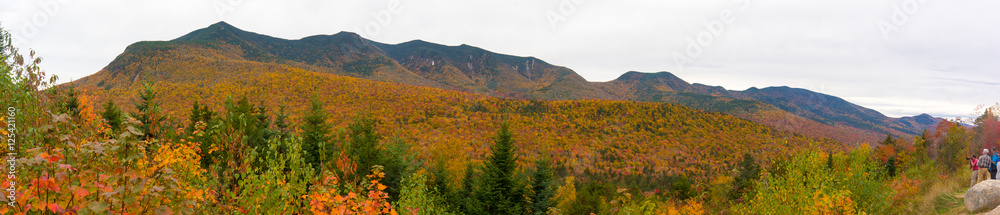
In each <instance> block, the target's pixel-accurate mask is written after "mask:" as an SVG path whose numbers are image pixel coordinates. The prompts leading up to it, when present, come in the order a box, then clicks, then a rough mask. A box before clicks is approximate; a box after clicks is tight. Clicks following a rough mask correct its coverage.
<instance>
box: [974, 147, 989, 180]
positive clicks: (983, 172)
mask: <svg viewBox="0 0 1000 215" xmlns="http://www.w3.org/2000/svg"><path fill="white" fill-rule="evenodd" d="M978 163H979V164H978V165H976V166H979V175H977V176H976V184H979V182H983V181H985V180H989V179H990V165H993V156H990V150H989V149H983V155H980V156H979V161H978Z"/></svg>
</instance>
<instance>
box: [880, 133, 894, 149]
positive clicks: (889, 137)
mask: <svg viewBox="0 0 1000 215" xmlns="http://www.w3.org/2000/svg"><path fill="white" fill-rule="evenodd" d="M878 143H880V144H882V145H886V146H891V145H895V144H896V139H893V138H892V134H887V135H886V136H885V139H884V140H882V141H879V142H878Z"/></svg>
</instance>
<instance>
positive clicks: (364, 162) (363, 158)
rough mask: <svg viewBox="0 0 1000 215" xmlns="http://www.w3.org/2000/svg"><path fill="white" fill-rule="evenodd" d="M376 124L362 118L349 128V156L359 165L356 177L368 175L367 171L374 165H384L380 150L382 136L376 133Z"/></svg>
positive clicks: (365, 117)
mask: <svg viewBox="0 0 1000 215" xmlns="http://www.w3.org/2000/svg"><path fill="white" fill-rule="evenodd" d="M375 126H376V122H375V119H372V118H371V117H367V116H362V117H360V118H358V119H356V120H355V121H354V122H353V123H351V124H350V125H348V126H347V130H348V136H349V137H350V140H349V141H350V142H349V143H348V147H347V154H348V155H350V156H351V160H354V162H355V163H357V164H358V168H357V172H356V173H355V176H364V175H366V173H367V171H365V170H366V169H369V168H371V166H374V165H384V163H382V159H381V155H382V150H381V149H380V148H379V145H378V143H379V141H380V140H381V139H382V136H381V135H379V134H378V133H376V132H375Z"/></svg>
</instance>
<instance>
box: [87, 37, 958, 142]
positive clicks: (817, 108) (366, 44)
mask: <svg viewBox="0 0 1000 215" xmlns="http://www.w3.org/2000/svg"><path fill="white" fill-rule="evenodd" d="M178 50H181V52H183V53H180V54H178V55H177V57H179V58H193V59H192V60H199V61H214V63H212V64H211V65H230V64H231V63H233V62H247V63H252V62H259V63H263V64H262V65H267V66H268V67H275V66H280V65H286V66H289V67H294V68H300V69H304V70H309V71H315V72H321V73H329V74H334V75H342V76H350V77H358V78H365V79H371V80H376V81H383V82H393V83H399V84H408V85H415V86H426V87H434V88H442V89H448V90H457V91H464V92H472V93H476V94H481V95H487V96H496V97H506V98H518V99H543V100H590V99H601V100H630V101H653V102H665V103H673V104H681V105H685V106H690V107H695V108H698V109H703V110H709V111H715V112H724V113H727V114H732V115H736V116H739V117H741V118H744V119H752V120H753V121H755V122H758V123H763V124H769V125H772V126H777V127H781V128H785V129H788V130H792V131H797V132H804V133H809V132H813V133H812V135H816V136H821V137H826V138H834V139H838V140H841V141H844V142H874V140H878V138H882V137H884V135H885V134H893V135H896V136H912V135H914V134H917V133H918V130H921V129H922V128H928V127H932V126H933V124H936V123H933V124H928V123H931V122H939V121H940V118H934V117H930V118H928V117H925V116H922V115H920V116H914V117H912V118H905V117H904V118H889V117H886V116H884V115H882V114H881V113H879V112H877V111H875V110H871V109H868V108H864V107H862V106H859V105H855V104H853V103H850V102H847V101H846V100H843V99H841V98H839V97H836V96H831V95H826V94H822V93H817V92H812V91H809V90H806V89H799V88H790V87H767V88H762V89H757V88H748V89H747V90H744V91H735V90H727V89H725V88H723V87H719V86H709V85H704V84H699V83H693V84H692V83H688V82H687V81H684V80H683V79H681V78H680V77H677V76H676V75H674V74H672V73H670V72H665V71H664V72H657V73H642V72H636V71H629V72H626V73H623V74H622V75H621V76H619V78H617V79H615V80H611V81H607V82H590V81H587V80H586V79H585V78H583V77H582V76H580V75H579V74H577V73H576V72H575V71H573V70H572V69H570V68H567V67H563V66H556V65H552V64H549V63H547V62H545V61H544V60H542V59H538V58H536V57H530V56H529V57H522V56H513V55H506V54H500V53H495V52H492V51H489V50H486V49H482V48H479V47H475V46H472V45H467V44H462V45H458V46H448V45H442V44H436V43H432V42H428V41H424V40H420V39H416V40H411V41H407V42H402V43H398V44H386V43H380V42H376V41H371V40H368V39H365V38H362V37H361V36H360V35H358V34H356V33H352V32H346V31H341V32H338V33H336V34H332V35H313V36H308V37H303V38H301V39H297V40H289V39H281V38H275V37H271V36H267V35H263V34H258V33H253V32H248V31H244V30H241V29H239V28H236V27H234V26H232V25H230V24H228V23H225V22H218V23H215V24H212V25H210V26H208V27H206V28H202V29H198V30H195V31H192V32H190V33H187V34H185V35H183V36H180V37H178V38H176V39H174V40H170V41H143V42H137V43H134V44H132V45H129V47H128V48H126V50H125V52H123V53H122V54H121V55H119V56H118V57H117V58H116V59H115V60H114V61H112V62H111V63H109V64H108V66H106V67H105V68H104V69H102V70H101V71H99V72H98V73H96V74H94V75H91V76H93V77H91V76H88V77H85V78H82V79H80V80H79V81H81V82H82V83H93V84H95V85H96V86H100V87H104V88H105V89H111V88H126V87H129V86H134V85H136V84H137V81H138V80H166V79H164V78H165V77H166V76H165V75H164V74H163V73H164V72H171V71H173V72H177V70H178V69H181V68H180V67H174V68H169V67H168V66H164V65H163V64H162V63H164V62H166V63H168V64H169V60H167V61H164V60H163V59H159V57H160V56H162V55H164V53H168V52H175V51H178ZM240 65H241V66H245V64H240ZM254 65H257V64H254ZM233 68H239V66H232V65H230V66H229V67H225V66H220V67H212V68H211V69H210V71H206V72H209V73H210V74H212V73H220V72H226V71H230V70H231V69H233ZM185 77H187V76H185ZM189 78H198V77H189ZM218 78H219V77H216V79H218ZM98 79H100V80H98ZM177 80H182V79H176V80H174V81H177ZM928 116H929V115H928ZM806 128H808V129H806ZM809 129H811V130H819V131H821V132H815V131H808V130H809ZM867 131H871V132H867ZM852 132H853V133H859V132H860V133H864V134H863V135H862V136H863V137H857V138H843V137H842V136H843V135H844V134H847V133H852ZM877 133H881V134H877Z"/></svg>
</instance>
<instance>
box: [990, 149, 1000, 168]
mask: <svg viewBox="0 0 1000 215" xmlns="http://www.w3.org/2000/svg"><path fill="white" fill-rule="evenodd" d="M992 160H993V165H990V169H991V170H997V161H1000V155H997V154H996V153H993V159H992Z"/></svg>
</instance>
